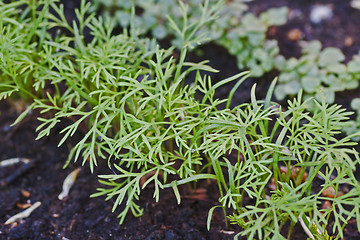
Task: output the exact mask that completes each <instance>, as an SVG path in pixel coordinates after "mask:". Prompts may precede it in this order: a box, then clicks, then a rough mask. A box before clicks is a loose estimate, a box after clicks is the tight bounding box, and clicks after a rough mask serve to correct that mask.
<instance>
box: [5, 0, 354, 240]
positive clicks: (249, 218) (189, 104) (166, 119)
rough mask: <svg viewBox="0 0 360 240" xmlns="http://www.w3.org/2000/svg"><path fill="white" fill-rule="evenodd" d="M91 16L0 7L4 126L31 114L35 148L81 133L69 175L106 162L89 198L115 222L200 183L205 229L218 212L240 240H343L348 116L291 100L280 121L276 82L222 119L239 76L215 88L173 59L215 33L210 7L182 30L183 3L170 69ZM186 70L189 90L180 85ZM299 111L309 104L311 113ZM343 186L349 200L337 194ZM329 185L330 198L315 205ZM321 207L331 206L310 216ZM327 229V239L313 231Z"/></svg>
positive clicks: (147, 43)
mask: <svg viewBox="0 0 360 240" xmlns="http://www.w3.org/2000/svg"><path fill="white" fill-rule="evenodd" d="M89 8H90V4H89V3H86V2H85V0H83V1H82V2H81V8H80V9H79V10H76V11H75V13H76V16H77V20H78V21H73V22H72V23H68V22H67V21H66V18H65V16H64V12H63V7H62V6H61V5H60V6H59V5H57V4H56V1H55V0H54V1H51V0H43V1H31V2H29V1H25V0H24V1H16V2H13V3H10V4H5V3H0V30H1V31H0V38H1V39H2V40H3V42H4V43H5V44H4V46H6V47H7V48H8V51H6V48H5V47H3V46H2V45H0V46H1V52H0V53H1V55H0V59H1V62H0V71H1V73H0V74H1V75H0V91H1V95H0V96H1V99H4V98H7V97H21V98H26V100H27V101H28V102H29V104H30V105H29V107H28V108H27V110H26V111H25V112H23V113H22V114H21V115H20V116H19V118H18V119H17V120H16V122H15V124H16V123H18V122H20V121H21V120H22V119H23V118H24V117H25V116H26V115H27V114H28V113H29V112H30V111H31V110H38V112H39V118H38V119H39V121H40V122H41V124H40V125H39V127H38V128H37V131H38V132H39V135H38V138H41V137H44V136H47V135H49V134H50V132H51V130H53V128H54V127H55V126H57V125H58V124H59V123H60V122H61V121H65V120H66V121H67V122H68V125H67V126H66V127H65V128H64V129H63V130H61V132H60V133H61V134H62V139H61V140H60V142H59V145H61V144H63V143H64V142H65V141H67V139H69V138H71V137H72V136H73V135H74V134H75V133H76V132H79V131H80V132H81V134H82V138H81V139H80V141H79V142H77V143H76V145H75V146H74V147H73V148H72V149H71V151H70V155H69V159H68V162H67V163H69V161H71V160H74V161H79V160H80V161H82V163H83V164H89V166H90V169H91V170H93V169H94V168H95V167H96V165H97V162H98V161H100V160H105V161H108V165H109V172H111V173H109V174H104V175H100V176H99V178H100V179H101V180H100V182H101V183H102V184H103V185H104V187H103V188H100V189H98V192H97V193H95V194H93V195H92V196H94V197H96V196H101V195H106V199H114V200H115V201H114V206H113V210H115V209H116V208H118V207H119V206H120V208H121V209H120V214H119V218H120V223H122V222H123V221H124V219H125V217H126V215H127V214H128V213H129V212H131V213H132V214H133V215H135V216H139V215H141V214H142V212H143V209H142V208H141V205H140V204H139V203H138V200H139V197H140V195H141V193H142V191H143V189H144V188H146V187H148V188H149V187H152V188H153V191H154V194H153V197H154V199H155V200H156V201H158V200H159V198H160V191H161V189H164V188H172V189H173V191H174V194H175V197H176V199H177V201H178V202H180V201H181V194H180V191H179V189H178V186H179V185H182V184H185V183H190V182H197V181H201V180H208V179H215V180H216V183H217V185H218V188H219V195H220V198H219V203H220V205H219V206H215V207H213V208H212V209H210V211H209V218H208V222H207V224H208V227H209V226H210V221H211V215H212V213H213V211H214V210H215V209H216V208H217V207H220V208H222V209H223V211H224V214H225V215H226V216H227V218H228V219H229V220H230V222H231V223H234V224H238V225H239V226H241V227H242V231H241V232H240V233H239V234H238V235H244V236H245V235H246V236H248V239H253V238H255V237H256V238H259V239H270V238H273V239H283V238H284V237H283V236H282V235H281V232H280V231H281V229H282V227H283V226H284V225H285V224H286V223H287V222H289V223H290V225H291V228H290V230H289V232H288V236H287V237H288V238H290V236H291V229H292V227H293V226H294V225H295V224H296V223H297V222H300V223H301V224H302V226H303V228H304V230H305V231H306V232H307V233H308V235H309V237H311V238H315V237H316V238H319V239H321V238H324V239H327V238H328V232H329V231H330V232H331V234H335V235H337V236H340V237H342V236H343V228H344V225H345V224H346V223H347V222H348V221H349V220H350V219H351V218H356V219H359V216H360V213H359V208H360V205H359V203H358V198H359V197H360V185H359V182H358V181H357V179H356V178H355V176H354V171H355V169H356V167H357V166H358V165H359V163H360V160H359V156H358V153H357V152H356V151H355V150H354V149H352V148H351V147H352V146H353V145H355V143H353V142H351V141H350V138H351V137H355V136H357V135H358V134H353V135H351V136H348V137H344V138H341V137H339V136H338V134H339V132H340V129H341V128H342V127H343V126H344V125H346V124H347V123H348V122H347V120H348V115H349V114H350V113H348V112H346V111H345V110H343V109H341V108H340V107H339V106H336V105H332V106H330V105H328V104H327V103H326V101H325V98H322V99H323V100H322V101H321V102H318V101H316V100H315V99H312V98H309V99H306V100H305V101H303V100H302V92H301V91H300V92H299V94H298V96H297V97H296V98H295V99H294V100H292V101H289V102H288V108H287V109H283V107H280V106H278V104H276V103H273V102H271V101H270V99H271V96H272V92H273V90H274V88H275V81H274V82H273V84H272V85H271V87H270V89H269V92H268V94H267V96H266V99H265V100H264V101H259V100H257V99H256V96H255V86H254V87H253V88H252V90H251V102H250V103H244V104H241V105H239V106H236V107H234V108H230V103H231V99H232V96H233V94H234V92H235V91H236V89H237V88H238V87H239V86H240V85H241V83H242V82H243V81H244V80H245V79H246V78H247V77H248V76H249V73H248V72H243V73H239V74H237V75H235V76H232V77H230V78H227V79H224V80H222V81H220V82H218V83H216V84H213V83H212V82H211V79H210V77H208V76H207V75H206V72H216V70H214V69H212V68H211V67H209V66H207V65H206V61H203V62H200V63H192V62H187V61H186V60H185V59H186V54H187V51H188V49H190V48H192V47H194V46H196V45H197V44H199V43H201V42H203V41H205V40H206V39H207V36H206V35H205V34H198V31H200V32H201V29H202V27H203V26H206V25H207V24H209V22H212V21H214V19H215V18H216V16H218V14H220V12H219V11H218V8H214V7H211V6H210V5H209V1H205V2H204V4H203V5H202V7H201V8H200V9H201V11H202V14H201V18H200V19H199V21H196V22H192V23H190V22H188V21H186V19H187V18H186V13H187V7H186V5H182V8H181V13H182V15H183V17H184V18H183V19H184V21H180V22H176V21H175V20H169V21H170V24H171V26H172V27H173V29H174V31H175V32H176V33H177V34H179V39H181V41H180V42H181V48H180V57H179V59H175V58H174V57H173V50H174V49H175V47H171V48H169V49H162V48H160V47H159V46H158V45H157V44H156V42H155V41H154V40H149V39H146V38H139V37H138V36H137V34H136V28H131V27H130V29H129V31H127V30H124V32H123V33H121V34H119V35H114V34H113V33H112V31H113V28H114V22H112V21H111V20H103V19H102V18H96V17H95V16H94V14H90V15H88V14H87V13H88V10H89ZM14 9H16V11H14ZM50 9H51V11H50ZM170 19H171V18H170ZM85 26H87V27H88V28H89V29H90V31H91V33H90V35H91V39H86V38H85V34H84V29H85ZM51 29H52V30H55V31H54V32H55V33H53V34H50V33H49V30H51ZM65 32H66V34H64V33H65ZM19 66H20V67H19ZM191 72H194V73H195V77H194V81H193V83H192V84H190V85H187V84H185V79H187V78H188V77H189V76H190V73H191ZM235 80H237V82H236V83H235V86H234V87H233V89H232V90H231V91H230V92H229V97H228V99H223V100H219V99H215V97H214V95H215V91H216V89H217V88H218V87H220V86H222V85H224V84H226V83H228V82H231V81H235ZM17 95H18V96H17ZM311 104H315V105H317V110H316V111H315V112H314V113H310V112H309V111H308V106H309V105H311ZM221 105H225V108H220V106H221ZM230 153H234V154H235V156H236V157H232V158H230V157H228V155H229V154H230ZM284 167H285V168H286V169H287V170H286V171H283V170H282V169H283V168H284ZM293 171H295V173H296V174H293ZM305 173H307V174H308V176H307V177H306V178H305V179H304V178H303V176H304V175H305ZM317 178H319V179H320V181H321V183H320V184H319V185H315V184H314V180H315V179H317ZM143 179H145V181H143ZM272 179H273V182H274V185H275V186H274V190H273V191H270V190H269V189H270V184H271V182H272ZM343 186H345V187H346V188H347V189H349V190H348V191H346V192H344V194H343V195H338V194H337V193H338V192H340V191H341V189H342V187H343ZM329 187H330V188H332V189H334V191H335V196H334V198H329V197H327V196H324V195H322V193H323V192H324V191H325V190H326V189H327V188H329ZM325 200H328V201H330V202H331V203H332V207H331V208H329V209H321V207H320V206H319V205H320V203H321V202H322V201H325ZM330 217H332V218H333V219H334V220H333V222H332V223H333V227H332V228H331V229H328V228H327V229H325V227H326V226H327V224H328V223H329V221H330V220H329V219H330ZM358 222H360V221H358ZM358 228H359V229H360V225H358Z"/></svg>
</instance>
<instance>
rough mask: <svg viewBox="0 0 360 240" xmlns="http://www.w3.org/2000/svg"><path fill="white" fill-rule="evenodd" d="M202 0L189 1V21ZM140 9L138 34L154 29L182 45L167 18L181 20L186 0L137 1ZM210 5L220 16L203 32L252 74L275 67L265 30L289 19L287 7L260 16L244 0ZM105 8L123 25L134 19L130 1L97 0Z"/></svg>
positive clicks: (159, 36) (198, 13)
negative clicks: (179, 10) (218, 10)
mask: <svg viewBox="0 0 360 240" xmlns="http://www.w3.org/2000/svg"><path fill="white" fill-rule="evenodd" d="M202 2H204V1H203V0H191V1H186V4H187V6H188V7H187V15H188V17H187V18H188V19H187V21H188V22H189V23H194V22H196V21H198V19H199V17H200V16H201V11H200V10H199V8H198V7H197V6H198V5H199V4H200V3H202ZM134 4H135V6H136V8H137V9H140V10H139V14H138V15H137V16H136V17H135V20H134V22H135V25H136V26H137V27H138V33H139V34H146V33H148V32H151V34H152V36H153V37H155V38H156V39H159V40H161V39H164V38H170V39H173V41H172V44H173V45H174V46H177V47H181V39H180V38H179V34H177V33H176V32H175V31H174V29H173V28H172V27H170V26H169V25H168V24H167V22H168V20H167V18H166V16H167V15H170V16H172V19H173V21H175V22H176V23H180V22H181V21H183V20H182V16H181V15H180V14H178V9H179V8H181V6H182V5H183V4H184V3H183V1H175V0H174V1H155V0H154V1H134ZM209 5H210V6H214V7H215V8H219V7H220V6H222V10H221V12H220V13H219V14H220V17H219V18H218V19H216V21H213V22H211V24H208V25H204V26H202V29H201V31H199V34H200V33H204V32H205V33H206V34H207V35H208V38H209V39H211V40H213V41H214V42H215V43H216V44H219V45H221V46H223V47H225V48H226V49H228V50H229V52H230V54H231V55H234V56H236V58H237V64H238V68H239V69H242V70H244V69H249V70H250V71H251V73H252V75H253V76H256V77H260V76H262V75H263V74H264V73H265V72H269V71H270V70H272V69H273V68H274V58H275V57H276V56H277V55H278V54H279V48H278V45H277V41H276V40H266V32H267V30H268V28H269V27H270V26H277V25H282V24H284V23H285V22H286V20H287V13H288V9H287V8H286V7H282V8H273V9H269V10H267V11H266V12H263V13H261V14H260V16H259V17H257V16H255V15H254V14H252V13H250V12H249V11H248V6H247V5H246V4H245V3H244V2H243V1H241V0H237V1H229V2H226V3H225V4H222V3H221V1H209ZM99 8H100V9H103V11H102V12H103V15H104V16H110V17H111V18H114V19H116V20H117V22H118V23H119V24H120V25H121V26H122V27H128V26H129V25H130V19H131V17H130V16H131V9H132V3H131V1H115V2H114V1H95V4H94V10H96V9H99Z"/></svg>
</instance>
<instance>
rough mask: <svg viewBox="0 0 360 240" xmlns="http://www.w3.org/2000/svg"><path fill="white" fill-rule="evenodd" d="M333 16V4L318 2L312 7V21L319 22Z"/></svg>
mask: <svg viewBox="0 0 360 240" xmlns="http://www.w3.org/2000/svg"><path fill="white" fill-rule="evenodd" d="M332 16H333V7H332V5H330V4H327V5H321V4H316V5H314V6H313V7H312V9H311V12H310V16H309V17H310V21H311V22H312V23H315V24H319V23H321V22H322V21H324V20H329V19H330V18H331V17H332Z"/></svg>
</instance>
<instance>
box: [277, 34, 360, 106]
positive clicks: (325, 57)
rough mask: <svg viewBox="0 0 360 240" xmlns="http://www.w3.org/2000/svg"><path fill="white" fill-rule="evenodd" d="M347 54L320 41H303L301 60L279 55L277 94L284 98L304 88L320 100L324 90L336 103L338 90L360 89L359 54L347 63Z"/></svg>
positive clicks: (329, 100) (280, 98)
mask: <svg viewBox="0 0 360 240" xmlns="http://www.w3.org/2000/svg"><path fill="white" fill-rule="evenodd" d="M344 60H345V56H344V54H343V53H342V52H341V51H340V50H339V49H338V48H334V47H327V48H325V49H322V45H321V43H320V42H319V41H317V40H315V41H311V42H303V46H302V56H301V57H300V58H299V59H296V58H290V59H286V60H285V58H284V57H283V56H278V57H277V59H276V60H275V61H276V67H277V69H278V70H279V71H280V75H279V82H280V84H279V85H278V86H277V87H276V90H275V96H276V98H277V99H279V100H282V99H284V98H285V97H286V96H287V95H295V94H296V93H297V92H298V91H299V90H300V89H304V91H305V93H306V96H315V98H317V99H320V98H321V96H320V93H321V92H322V93H323V94H325V95H326V101H327V102H328V103H333V102H334V100H335V93H336V92H339V91H344V90H349V89H356V88H357V87H358V86H359V81H358V80H359V77H360V68H359V56H354V58H353V59H352V60H351V61H350V62H349V63H348V64H347V65H346V64H345V63H344Z"/></svg>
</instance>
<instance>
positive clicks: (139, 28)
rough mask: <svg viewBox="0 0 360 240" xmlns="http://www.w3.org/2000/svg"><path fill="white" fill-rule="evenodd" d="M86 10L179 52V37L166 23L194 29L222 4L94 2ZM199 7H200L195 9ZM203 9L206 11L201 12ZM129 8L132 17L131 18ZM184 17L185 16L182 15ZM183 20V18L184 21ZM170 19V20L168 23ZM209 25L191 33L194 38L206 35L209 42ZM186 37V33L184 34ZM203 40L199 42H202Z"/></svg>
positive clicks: (198, 0) (204, 0) (205, 0)
mask: <svg viewBox="0 0 360 240" xmlns="http://www.w3.org/2000/svg"><path fill="white" fill-rule="evenodd" d="M93 3H94V4H93V5H92V7H91V9H90V11H91V12H93V11H97V10H99V9H100V10H101V12H102V15H103V16H104V17H106V18H111V19H113V20H114V22H115V23H116V24H117V25H119V26H121V27H122V28H129V27H130V26H131V27H132V28H134V29H136V33H137V35H142V36H145V35H146V34H149V33H150V34H151V36H152V37H154V38H155V39H157V40H163V39H172V41H171V42H172V45H173V46H176V47H177V48H178V49H181V48H182V46H183V45H182V39H181V34H178V33H177V30H176V29H174V28H173V26H171V24H169V21H172V22H174V23H176V25H182V24H184V23H185V24H186V25H188V26H192V25H197V22H198V21H201V19H203V18H204V16H203V14H207V15H208V16H211V15H213V16H216V15H217V14H215V11H219V10H220V7H221V6H222V5H223V4H224V1H217V0H216V1H215V0H189V1H182V0H180V1H179V0H160V1H158V0H147V1H141V0H135V1H133V0H123V1H112V0H110V1H101V0H94V1H93ZM199 6H200V7H199ZM201 6H204V7H206V8H207V9H208V11H206V13H205V12H204V11H203V9H202V7H201ZM133 8H135V9H136V15H132V11H133ZM183 12H185V13H186V15H184V14H183ZM184 16H185V18H184ZM169 17H170V19H169ZM211 25H213V22H208V23H207V24H202V25H201V31H195V32H194V33H195V34H197V35H202V34H206V35H208V36H207V37H208V38H209V39H212V38H213V36H211V35H212V34H213V33H214V31H209V30H208V28H209V26H211ZM188 34H190V32H188ZM204 40H205V39H203V41H204Z"/></svg>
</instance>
